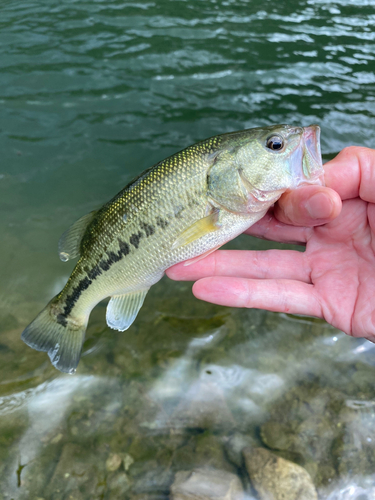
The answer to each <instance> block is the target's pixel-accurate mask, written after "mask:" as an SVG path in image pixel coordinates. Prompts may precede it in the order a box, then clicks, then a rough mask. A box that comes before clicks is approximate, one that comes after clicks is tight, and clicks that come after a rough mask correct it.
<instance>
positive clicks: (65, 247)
mask: <svg viewBox="0 0 375 500" xmlns="http://www.w3.org/2000/svg"><path fill="white" fill-rule="evenodd" d="M96 213H97V210H94V211H93V212H90V213H89V214H86V215H84V216H83V217H81V218H80V219H78V220H77V221H76V222H75V223H74V224H73V225H72V226H70V228H69V229H67V230H66V231H65V233H63V234H62V236H61V238H60V240H59V257H60V259H61V260H62V261H63V262H66V261H67V260H70V259H74V258H75V257H78V256H79V255H80V245H81V241H82V238H83V235H84V234H85V232H86V229H87V226H88V225H89V224H90V222H91V221H92V219H93V218H94V216H95V214H96Z"/></svg>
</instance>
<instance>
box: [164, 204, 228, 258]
mask: <svg viewBox="0 0 375 500" xmlns="http://www.w3.org/2000/svg"><path fill="white" fill-rule="evenodd" d="M219 212H220V211H219V210H218V209H215V210H213V211H212V212H211V213H210V214H209V215H207V217H203V218H202V219H199V220H197V221H196V222H194V224H192V225H191V226H190V227H188V228H187V229H185V231H183V232H182V233H181V234H180V236H179V237H178V238H177V239H176V240H175V241H174V242H173V245H172V250H175V249H176V248H179V247H182V246H184V245H187V244H188V243H192V242H193V241H195V240H197V239H198V238H202V236H205V235H206V234H208V233H212V232H213V231H217V230H218V229H220V227H221V225H220V224H219V222H218V221H219Z"/></svg>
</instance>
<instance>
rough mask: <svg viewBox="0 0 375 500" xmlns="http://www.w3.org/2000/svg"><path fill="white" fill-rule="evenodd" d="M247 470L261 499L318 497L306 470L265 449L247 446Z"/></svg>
mask: <svg viewBox="0 0 375 500" xmlns="http://www.w3.org/2000/svg"><path fill="white" fill-rule="evenodd" d="M243 454H244V458H245V464H246V469H247V472H248V473H249V476H250V480H251V483H252V485H253V487H254V488H255V490H256V491H257V493H258V495H259V498H260V500H318V496H317V493H316V490H315V487H314V485H313V482H312V480H311V477H310V476H309V474H308V473H307V471H306V470H305V469H303V468H302V467H300V466H299V465H297V464H295V463H293V462H290V461H289V460H285V459H283V458H280V457H278V456H277V455H274V454H273V453H271V452H270V451H268V450H266V449H264V448H245V450H244V451H243Z"/></svg>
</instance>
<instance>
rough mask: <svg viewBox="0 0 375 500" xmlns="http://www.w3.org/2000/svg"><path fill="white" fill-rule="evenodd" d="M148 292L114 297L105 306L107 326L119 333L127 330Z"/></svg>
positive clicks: (140, 291)
mask: <svg viewBox="0 0 375 500" xmlns="http://www.w3.org/2000/svg"><path fill="white" fill-rule="evenodd" d="M148 290H149V289H148V288H147V289H146V290H139V291H138V292H132V293H126V294H124V295H114V296H113V297H112V298H111V300H110V301H109V302H108V305H107V314H106V320H107V325H108V326H109V327H110V328H113V329H114V330H118V331H120V332H124V331H125V330H127V329H128V328H129V327H130V325H131V324H132V323H133V321H134V320H135V318H136V317H137V314H138V312H139V310H140V308H141V307H142V305H143V302H144V300H145V297H146V295H147V292H148Z"/></svg>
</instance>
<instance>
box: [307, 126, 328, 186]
mask: <svg viewBox="0 0 375 500" xmlns="http://www.w3.org/2000/svg"><path fill="white" fill-rule="evenodd" d="M302 141H303V143H304V145H303V157H302V170H303V174H304V176H305V177H306V180H308V181H309V183H311V182H314V181H318V183H319V184H321V182H322V181H323V173H324V172H323V163H322V153H321V151H320V127H319V125H309V126H308V127H304V129H303V134H302Z"/></svg>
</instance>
